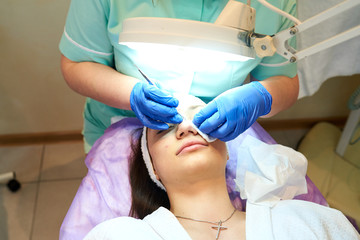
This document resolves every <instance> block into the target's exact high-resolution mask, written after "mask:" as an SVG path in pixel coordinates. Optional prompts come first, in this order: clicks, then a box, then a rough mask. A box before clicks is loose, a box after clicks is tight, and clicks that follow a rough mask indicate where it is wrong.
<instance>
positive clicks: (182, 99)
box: [174, 94, 216, 142]
mask: <svg viewBox="0 0 360 240" xmlns="http://www.w3.org/2000/svg"><path fill="white" fill-rule="evenodd" d="M174 97H175V98H176V99H178V100H179V106H178V107H177V108H176V109H177V111H178V113H179V114H180V115H181V116H182V117H183V119H184V121H185V120H189V121H191V124H192V126H193V127H194V128H195V129H196V131H197V132H198V133H199V135H200V136H201V137H203V138H204V139H205V140H206V141H207V142H214V141H215V140H216V138H213V137H210V136H209V135H207V134H205V133H203V132H201V131H200V129H198V128H197V127H196V126H195V124H194V123H193V122H192V120H193V118H194V115H195V114H196V113H198V112H199V111H200V109H202V108H203V107H204V106H206V103H204V102H203V101H202V100H201V99H200V98H198V97H195V96H192V95H180V94H174Z"/></svg>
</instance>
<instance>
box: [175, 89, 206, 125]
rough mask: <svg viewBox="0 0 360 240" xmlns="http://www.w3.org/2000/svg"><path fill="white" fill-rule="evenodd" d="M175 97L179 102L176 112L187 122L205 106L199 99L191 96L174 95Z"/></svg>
mask: <svg viewBox="0 0 360 240" xmlns="http://www.w3.org/2000/svg"><path fill="white" fill-rule="evenodd" d="M175 97H176V98H177V99H178V100H179V106H178V107H177V108H176V110H177V111H178V112H179V114H180V115H181V116H182V117H184V118H186V119H188V120H192V119H193V117H194V115H195V114H196V113H197V112H199V110H200V109H201V108H203V107H204V106H205V105H206V104H205V103H204V102H203V101H202V100H201V99H199V98H197V97H195V96H192V95H175Z"/></svg>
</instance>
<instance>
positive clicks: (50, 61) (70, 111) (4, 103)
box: [0, 0, 84, 134]
mask: <svg viewBox="0 0 360 240" xmlns="http://www.w3.org/2000/svg"><path fill="white" fill-rule="evenodd" d="M69 3H70V1H69V0H61V1H56V0H47V1H41V0H30V1H17V0H2V4H1V5H2V7H1V8H0V56H1V57H0V134H15V133H36V132H53V131H68V130H80V129H81V125H82V117H81V111H82V107H83V104H84V98H83V97H81V96H79V95H77V94H75V93H73V92H72V91H71V90H70V89H69V88H68V87H67V86H66V84H65V82H64V80H63V79H62V76H61V72H60V68H59V61H60V53H59V50H58V43H59V39H60V37H61V34H62V31H63V26H64V22H65V18H66V13H67V9H68V6H69Z"/></svg>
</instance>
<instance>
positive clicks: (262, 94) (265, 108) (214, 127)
mask: <svg viewBox="0 0 360 240" xmlns="http://www.w3.org/2000/svg"><path fill="white" fill-rule="evenodd" d="M271 104H272V96H271V95H270V93H269V92H268V91H267V90H266V89H265V87H263V86H262V85H261V83H259V82H256V81H254V82H251V83H249V84H245V85H243V86H240V87H237V88H233V89H230V90H228V91H226V92H224V93H222V94H220V95H219V96H218V97H216V98H215V99H214V100H212V101H211V102H209V103H208V104H207V105H206V106H205V107H204V108H203V109H201V110H200V111H199V112H198V113H197V114H196V115H195V116H194V119H193V122H194V124H195V125H196V126H197V127H198V128H199V129H200V131H202V132H203V133H206V134H208V135H210V136H211V137H214V138H218V139H220V140H222V141H230V140H232V139H234V138H236V137H237V136H239V134H241V133H242V132H244V131H245V130H246V129H248V128H249V127H250V126H251V125H252V124H253V123H254V122H255V121H256V119H257V118H258V117H260V116H262V115H266V114H268V113H269V112H270V110H271Z"/></svg>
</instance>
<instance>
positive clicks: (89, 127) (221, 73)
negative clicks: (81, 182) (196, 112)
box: [59, 0, 297, 153]
mask: <svg viewBox="0 0 360 240" xmlns="http://www.w3.org/2000/svg"><path fill="white" fill-rule="evenodd" d="M227 2H228V1H227V0H182V1H179V0H167V1H163V0H158V1H154V4H153V2H152V1H151V0H72V1H71V4H70V8H69V12H68V16H67V19H66V24H65V28H64V33H63V35H62V38H61V41H60V46H59V48H60V51H61V53H62V54H63V55H64V56H65V57H67V58H69V59H70V60H72V61H75V62H96V63H100V64H104V65H107V66H109V67H112V68H114V69H116V70H117V71H118V72H121V73H123V74H126V75H129V76H132V77H136V78H139V79H142V77H141V75H140V74H139V73H138V71H137V69H136V68H135V67H134V63H136V65H138V66H139V67H140V68H141V69H142V70H143V71H144V72H145V73H146V74H147V75H149V76H150V77H151V78H153V79H156V80H157V81H158V82H160V83H161V85H162V86H163V87H165V88H167V89H169V90H170V91H172V90H175V89H172V88H173V87H174V86H179V85H181V84H179V82H181V81H182V79H183V78H184V75H186V78H187V81H189V79H190V87H189V89H188V91H187V92H188V93H189V94H191V95H194V96H197V97H199V98H201V99H202V100H204V101H205V102H209V101H211V100H212V99H213V98H214V97H216V96H218V95H219V94H221V93H222V92H224V91H226V90H228V89H231V88H234V87H238V86H240V85H241V84H243V82H244V81H245V79H246V77H247V76H248V74H249V73H251V74H252V75H253V76H254V77H255V78H256V79H258V80H264V79H266V78H268V77H271V76H277V75H283V76H288V77H294V76H295V75H296V73H297V69H296V64H287V65H285V66H281V67H274V66H263V65H260V63H266V64H274V63H281V62H283V61H284V59H283V58H282V57H281V56H278V55H274V56H273V57H267V58H263V59H260V58H256V59H254V60H249V61H247V62H226V63H223V65H221V64H220V65H219V64H217V65H216V66H217V67H208V68H207V69H204V68H198V69H192V70H191V72H189V71H188V70H184V69H181V68H180V67H179V66H182V65H183V64H182V63H183V62H182V63H179V62H172V61H169V60H168V59H165V58H164V57H163V58H161V57H159V58H158V59H155V58H154V57H155V56H154V55H153V56H151V58H148V56H145V55H143V54H142V53H140V52H135V51H134V50H132V49H130V48H128V47H126V46H123V45H120V44H118V38H119V33H120V32H121V27H122V21H123V20H124V19H126V18H129V17H168V18H179V19H190V20H196V21H203V22H214V21H215V20H216V18H217V16H218V15H219V14H220V12H221V10H222V9H223V8H224V6H225V5H226V3H227ZM242 2H244V3H246V0H242ZM269 2H270V3H272V4H273V5H275V6H277V7H279V8H280V9H282V10H284V11H286V12H288V13H290V14H292V15H296V1H295V0H269ZM252 7H254V8H255V9H256V10H257V14H256V18H257V19H256V26H255V31H256V32H257V33H262V34H270V35H271V34H274V33H276V32H279V31H281V30H283V29H286V28H289V27H291V26H292V25H293V23H292V22H291V21H289V20H287V19H286V18H284V17H282V16H280V15H278V14H276V13H274V12H272V11H270V10H268V9H267V8H265V7H263V6H262V5H261V4H259V3H258V2H257V1H253V3H252ZM291 45H292V46H295V39H294V40H293V41H291ZM156 55H159V56H161V54H156ZM169 62H170V63H171V64H169ZM213 62H216V61H213ZM204 64H205V63H204ZM206 64H207V63H206ZM206 64H205V65H206ZM209 64H210V65H211V63H209ZM210 65H209V66H210ZM219 66H221V67H219ZM179 69H180V70H179ZM185 72H186V74H185ZM105 82H106V79H104V83H105ZM83 115H84V126H83V135H84V142H85V152H86V153H87V152H88V151H89V150H90V148H91V146H92V145H93V144H94V142H95V141H96V140H97V139H98V138H99V137H100V136H102V135H103V133H104V131H105V129H106V128H107V127H109V126H110V125H111V119H114V118H115V117H116V118H117V120H119V119H120V118H121V116H122V117H130V116H131V117H135V114H134V113H133V112H132V111H127V110H122V109H116V108H112V107H109V106H107V105H105V104H103V103H100V102H98V101H95V100H93V99H91V98H87V99H86V103H85V108H84V113H83Z"/></svg>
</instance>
